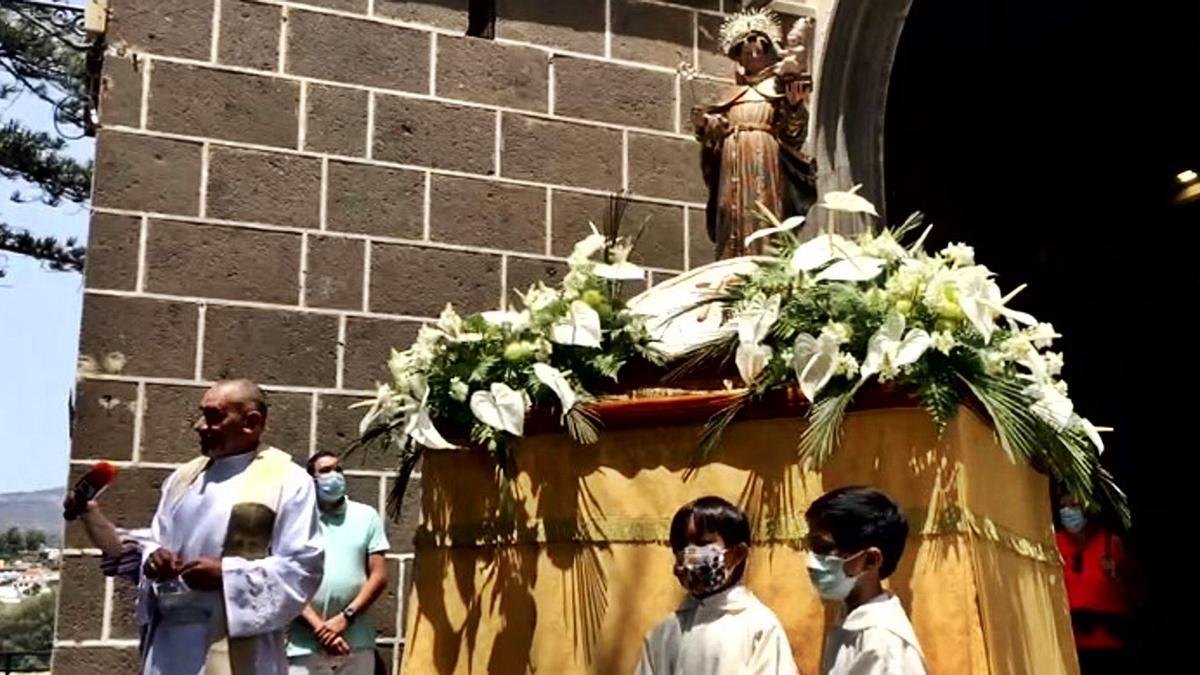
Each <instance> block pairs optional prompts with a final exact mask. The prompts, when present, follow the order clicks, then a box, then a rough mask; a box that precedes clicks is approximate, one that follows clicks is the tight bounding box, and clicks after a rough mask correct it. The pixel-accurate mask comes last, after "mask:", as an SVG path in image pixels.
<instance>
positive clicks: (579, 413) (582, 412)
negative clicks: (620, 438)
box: [566, 405, 601, 445]
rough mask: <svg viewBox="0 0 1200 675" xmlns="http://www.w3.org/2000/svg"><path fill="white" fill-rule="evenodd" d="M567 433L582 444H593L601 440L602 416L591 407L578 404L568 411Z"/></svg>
mask: <svg viewBox="0 0 1200 675" xmlns="http://www.w3.org/2000/svg"><path fill="white" fill-rule="evenodd" d="M566 423H567V433H568V434H570V435H571V439H572V440H574V441H575V442H576V443H578V444H580V445H591V444H593V443H595V442H597V441H599V440H600V429H599V427H600V426H601V424H600V417H599V416H598V415H597V414H596V413H595V411H593V410H592V409H591V408H588V407H587V406H584V405H577V406H575V407H573V408H571V409H570V410H568V411H567V414H566Z"/></svg>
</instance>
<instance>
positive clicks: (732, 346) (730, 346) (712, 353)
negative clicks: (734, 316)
mask: <svg viewBox="0 0 1200 675" xmlns="http://www.w3.org/2000/svg"><path fill="white" fill-rule="evenodd" d="M737 345H738V336H737V335H736V334H734V335H727V336H723V337H721V338H718V339H716V340H710V341H708V342H705V343H702V344H699V345H696V346H695V347H693V348H691V349H689V350H688V351H686V352H684V353H683V354H682V355H681V356H680V357H679V361H678V363H679V365H677V366H675V367H674V368H672V369H671V371H670V372H668V373H667V374H666V376H665V377H664V378H663V381H665V382H674V381H676V380H678V379H680V378H682V377H686V376H687V375H689V374H691V373H693V372H695V371H696V370H698V369H700V368H709V369H717V370H719V369H720V368H721V367H722V366H724V365H725V364H727V363H729V362H730V361H732V360H733V357H734V353H735V352H737Z"/></svg>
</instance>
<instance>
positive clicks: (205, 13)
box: [105, 0, 213, 59]
mask: <svg viewBox="0 0 1200 675" xmlns="http://www.w3.org/2000/svg"><path fill="white" fill-rule="evenodd" d="M212 13H213V4H212V3H211V2H197V1H196V0H155V2H114V3H112V5H111V8H110V9H109V17H108V30H107V35H106V36H105V37H106V39H107V41H108V43H109V44H111V45H119V46H125V47H128V48H130V49H132V50H134V51H138V52H151V53H154V54H164V55H168V56H185V57H188V58H192V59H207V58H208V54H209V49H210V45H211V44H212Z"/></svg>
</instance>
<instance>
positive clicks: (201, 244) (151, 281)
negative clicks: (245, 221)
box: [146, 220, 300, 305]
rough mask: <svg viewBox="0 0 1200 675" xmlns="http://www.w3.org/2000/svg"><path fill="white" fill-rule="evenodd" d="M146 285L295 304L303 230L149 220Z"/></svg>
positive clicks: (175, 291)
mask: <svg viewBox="0 0 1200 675" xmlns="http://www.w3.org/2000/svg"><path fill="white" fill-rule="evenodd" d="M146 290H148V291H150V292H152V293H166V294H169V295H190V296H205V297H210V298H227V299H230V300H256V301H259V302H272V303H278V304H284V305H294V304H296V303H297V302H298V301H299V298H300V235H298V234H292V233H288V232H266V231H263V230H252V229H248V228H243V227H227V226H223V225H203V224H200V223H181V222H176V221H170V220H151V221H150V226H149V229H148V237H147V243H146Z"/></svg>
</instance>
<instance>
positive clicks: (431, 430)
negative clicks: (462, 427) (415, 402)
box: [404, 405, 458, 450]
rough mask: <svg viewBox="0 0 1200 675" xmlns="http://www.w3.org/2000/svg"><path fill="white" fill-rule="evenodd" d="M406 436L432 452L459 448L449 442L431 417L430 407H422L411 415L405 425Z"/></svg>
mask: <svg viewBox="0 0 1200 675" xmlns="http://www.w3.org/2000/svg"><path fill="white" fill-rule="evenodd" d="M404 435H406V436H408V437H409V438H411V439H413V440H414V441H416V442H417V443H418V444H419V445H422V446H424V447H426V448H429V449H430V450H457V449H458V446H457V445H455V444H453V443H451V442H450V441H447V440H446V439H445V437H443V436H442V434H441V432H439V431H438V430H437V427H435V426H433V418H431V417H430V416H429V407H428V406H426V405H422V406H421V407H419V408H417V410H416V412H414V413H411V414H410V415H409V417H408V421H407V422H406V423H405V425H404Z"/></svg>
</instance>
